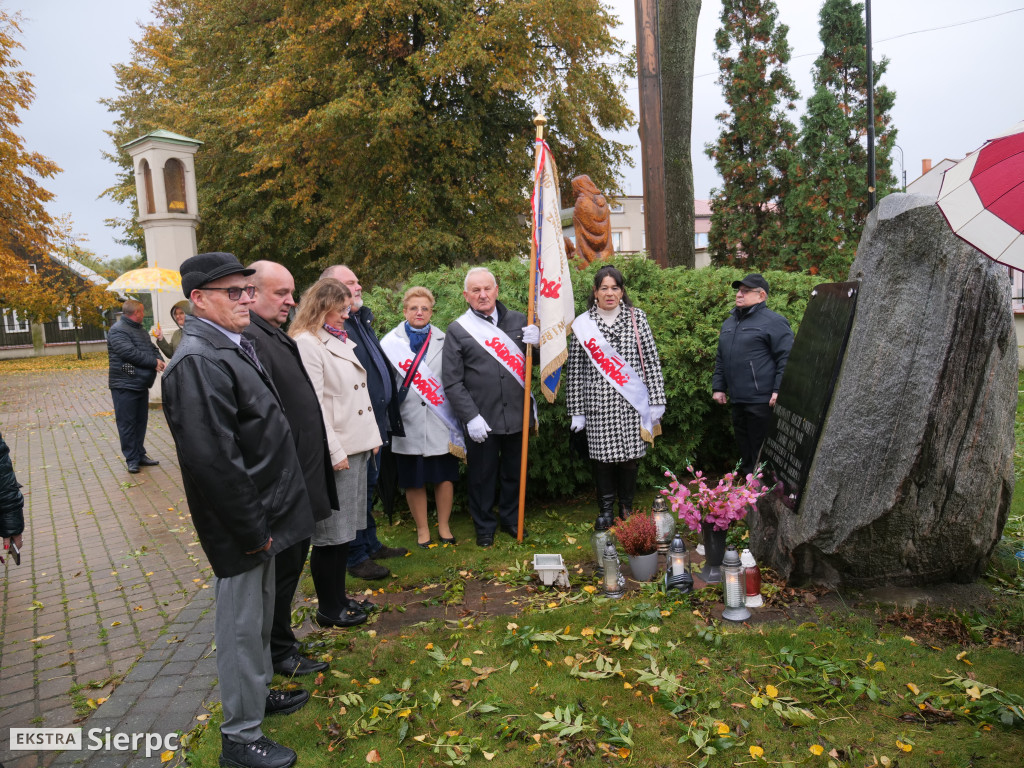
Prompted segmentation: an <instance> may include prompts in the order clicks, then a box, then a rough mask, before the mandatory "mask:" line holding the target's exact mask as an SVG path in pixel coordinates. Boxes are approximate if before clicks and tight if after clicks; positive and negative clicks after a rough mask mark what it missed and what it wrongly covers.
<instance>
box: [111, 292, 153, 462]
mask: <svg viewBox="0 0 1024 768" xmlns="http://www.w3.org/2000/svg"><path fill="white" fill-rule="evenodd" d="M145 315H146V308H145V307H144V306H142V302H140V301H135V299H128V301H126V302H125V303H124V304H123V305H122V306H121V319H120V320H118V321H117V322H116V323H114V325H113V326H111V328H110V330H109V331H108V332H107V351H108V353H109V355H110V366H109V370H108V373H107V386H108V387H110V398H111V400H113V401H114V420H115V421H116V422H117V434H118V437H120V438H121V453H122V454H124V460H125V463H126V464H127V465H128V471H129V472H131V473H132V474H133V475H134V474H138V472H139V467H155V466H156V465H157V464H159V463H160V462H159V461H157V460H156V459H151V458H149V456H147V455H146V425H147V423H148V422H149V388H150V387H151V386H153V382H154V381H156V374H157V371H162V370H163V369H164V361H163V360H162V359H161V357H160V353H159V352H158V351H157V348H156V347H155V346H153V342H152V341H150V340H149V334H148V333H146V329H145V328H143V327H142V318H143V317H145Z"/></svg>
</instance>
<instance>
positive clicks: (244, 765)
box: [220, 734, 296, 768]
mask: <svg viewBox="0 0 1024 768" xmlns="http://www.w3.org/2000/svg"><path fill="white" fill-rule="evenodd" d="M295 760H296V754H295V750H293V749H288V747H283V746H281V745H280V744H278V743H277V742H276V741H271V740H270V739H268V738H267V737H266V736H260V737H259V738H258V739H256V741H251V742H249V743H248V744H240V743H238V742H235V741H228V738H227V736H224V735H223V734H221V737H220V764H221V765H226V766H232V767H233V768H289V766H292V765H295Z"/></svg>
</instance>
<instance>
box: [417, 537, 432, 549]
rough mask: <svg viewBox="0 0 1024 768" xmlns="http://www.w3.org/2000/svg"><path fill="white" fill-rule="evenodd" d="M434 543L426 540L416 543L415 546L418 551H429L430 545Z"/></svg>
mask: <svg viewBox="0 0 1024 768" xmlns="http://www.w3.org/2000/svg"><path fill="white" fill-rule="evenodd" d="M433 543H434V540H433V539H427V540H426V541H417V542H416V546H417V547H419V548H420V549H430V545H431V544H433Z"/></svg>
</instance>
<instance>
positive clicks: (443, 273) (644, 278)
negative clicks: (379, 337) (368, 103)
mask: <svg viewBox="0 0 1024 768" xmlns="http://www.w3.org/2000/svg"><path fill="white" fill-rule="evenodd" d="M604 263H605V262H600V263H595V264H592V265H591V266H590V267H589V268H588V269H586V270H585V271H583V272H579V271H575V270H574V274H573V291H574V295H575V297H576V311H577V314H578V313H580V312H582V311H583V310H584V309H585V308H586V298H587V296H588V295H589V293H590V290H591V286H592V285H593V279H594V273H595V272H596V271H597V269H598V268H599V267H600V266H602V265H603V264H604ZM613 263H614V264H615V266H617V267H618V268H619V269H620V270H622V273H623V275H625V278H626V290H627V292H628V293H629V295H630V297H631V298H632V299H633V303H634V304H636V306H638V307H640V308H641V309H643V310H644V311H645V312H646V313H647V317H648V319H649V321H650V324H651V329H652V330H653V332H654V338H655V341H656V342H657V345H658V353H659V355H660V356H661V365H662V370H663V373H664V376H665V390H666V393H667V395H668V406H667V409H666V412H665V418H664V421H663V423H662V429H663V433H662V436H661V437H660V438H658V439H656V440H655V446H654V448H653V449H651V450H648V452H647V456H646V458H645V459H644V460H643V462H642V463H641V469H640V478H639V485H640V487H641V488H651V487H653V486H660V485H662V484H663V477H662V475H661V467H663V466H668V467H672V468H673V469H675V470H676V471H677V472H680V471H684V470H685V467H686V460H687V459H688V458H692V459H694V460H695V461H696V462H697V464H698V465H699V466H701V467H704V468H706V469H709V470H717V469H724V468H727V467H731V466H732V465H733V464H734V463H735V461H736V460H737V459H738V453H737V451H736V448H735V445H734V443H733V438H732V427H731V424H730V421H729V411H728V408H723V407H721V406H717V405H715V404H714V403H713V402H712V400H711V375H712V373H713V371H714V366H715V351H716V348H717V345H718V330H719V328H720V327H721V325H722V321H723V320H724V319H725V317H726V316H727V315H728V314H729V311H730V309H732V307H733V305H734V300H735V295H736V293H735V291H734V290H733V288H732V285H731V284H732V281H733V280H736V279H739V278H741V277H743V273H742V272H741V271H739V270H737V269H734V268H721V269H714V268H706V269H698V270H691V269H685V268H682V267H676V268H672V269H660V268H658V266H657V265H655V264H654V263H652V262H650V261H648V260H647V259H645V258H643V257H634V258H619V259H616V260H615V261H614V262H613ZM484 266H486V267H487V268H488V269H490V270H491V271H492V272H494V274H495V276H497V278H498V283H499V285H500V295H499V298H500V300H501V301H502V302H503V303H504V304H505V305H506V306H508V307H511V308H513V309H518V310H520V311H524V312H525V310H526V303H527V282H528V269H527V265H526V264H524V263H519V262H503V261H502V262H498V261H496V262H490V263H487V264H485V265H484ZM465 273H466V268H459V269H451V268H448V267H443V268H441V269H437V270H435V271H432V272H425V273H421V274H419V275H417V276H416V277H415V278H414V279H413V280H412V281H411V282H410V283H409V285H423V286H426V287H427V288H429V289H430V290H431V291H433V293H434V296H435V297H436V299H437V304H436V306H435V307H434V317H433V322H434V324H435V325H437V326H438V327H440V328H442V329H443V328H446V327H447V326H448V323H450V322H451V321H452V320H454V319H455V318H457V317H458V316H459V315H461V314H462V313H463V312H465V311H466V302H465V300H464V299H463V297H462V281H463V278H464V277H465ZM765 277H766V279H767V280H768V282H769V284H770V285H771V286H772V291H771V295H770V296H769V299H768V306H769V307H770V308H771V309H773V310H775V311H776V312H778V313H779V314H781V315H783V316H785V317H786V318H787V319H788V320H789V321H790V323H792V325H793V329H794V331H795V330H796V328H797V325H798V323H799V321H800V318H802V317H803V313H804V308H805V307H806V306H807V298H808V296H809V295H810V292H811V289H812V288H813V287H814V286H815V285H817V284H818V283H820V282H821V279H820V278H817V277H812V276H810V275H805V274H794V273H788V272H767V273H765ZM405 287H407V286H403V287H402V288H401V289H400V290H395V289H390V288H383V287H378V288H375V289H373V290H372V291H368V292H367V293H366V294H365V295H364V300H365V302H366V304H367V305H368V306H369V307H370V308H371V309H372V310H373V312H374V314H375V315H376V317H377V331H378V333H380V334H384V333H386V332H387V331H388V330H390V329H391V328H394V327H395V326H396V325H397V324H398V323H399V322H401V321H402V319H403V318H402V307H401V304H402V293H403V291H404V290H405ZM535 373H536V369H535ZM533 387H534V393H535V396H536V398H537V407H538V411H539V414H540V433H539V435H537V436H536V437H534V438H531V440H530V462H529V482H528V484H527V492H528V493H529V495H530V497H531V498H534V499H537V498H565V497H569V496H573V495H576V494H578V493H579V492H580V491H589V489H590V486H591V478H590V469H589V467H588V466H586V465H585V464H584V463H583V462H582V461H580V460H579V459H578V458H575V457H574V456H573V455H571V453H570V451H569V447H568V435H569V418H568V416H567V414H566V410H565V398H564V395H563V393H562V392H561V391H559V395H558V399H557V401H556V402H555V403H554V404H552V405H549V404H548V403H547V401H546V400H544V398H543V396H542V395H541V394H540V387H539V382H538V380H537V376H536V375H535V376H534V378H533Z"/></svg>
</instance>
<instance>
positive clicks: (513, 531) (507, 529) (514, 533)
mask: <svg viewBox="0 0 1024 768" xmlns="http://www.w3.org/2000/svg"><path fill="white" fill-rule="evenodd" d="M501 530H503V531H504V532H505V533H507V534H508V535H509V536H511V537H512V538H513V539H518V538H519V531H518V530H516V529H515V528H513V527H512V526H511V525H503V526H501ZM527 533H529V532H528V531H527V530H526V529H525V528H523V538H524V539H525V538H526V535H527Z"/></svg>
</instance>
